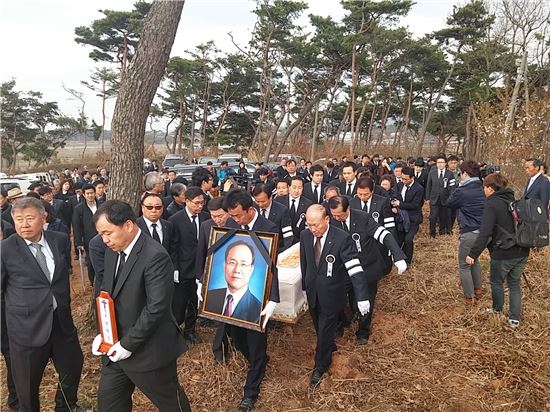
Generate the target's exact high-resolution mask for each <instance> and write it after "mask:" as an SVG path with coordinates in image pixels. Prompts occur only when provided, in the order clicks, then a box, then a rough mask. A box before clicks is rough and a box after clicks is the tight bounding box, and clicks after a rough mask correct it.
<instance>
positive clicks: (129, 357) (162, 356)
mask: <svg viewBox="0 0 550 412" xmlns="http://www.w3.org/2000/svg"><path fill="white" fill-rule="evenodd" d="M94 223H95V225H96V227H97V230H98V233H99V234H100V235H101V237H102V238H103V241H104V242H105V244H106V245H107V246H108V249H107V250H106V251H105V270H104V276H103V282H102V285H101V290H103V291H106V292H108V293H109V294H110V296H111V297H112V299H113V301H114V304H115V313H116V326H117V331H118V337H119V341H118V342H116V343H115V344H114V345H113V346H111V348H110V349H109V350H108V352H107V353H101V352H99V346H100V344H101V335H97V336H96V338H95V339H94V342H93V344H92V353H93V354H94V355H97V356H99V355H103V356H102V358H101V363H102V368H101V377H100V380H99V389H98V409H99V411H100V412H101V411H117V412H118V411H121V412H122V411H128V412H130V411H131V410H132V393H133V392H134V388H135V387H136V386H137V387H138V388H139V389H140V390H141V391H142V392H143V393H144V394H145V395H146V396H147V397H148V398H149V399H150V400H151V401H152V402H153V403H154V405H155V406H156V407H157V408H158V409H159V410H161V411H190V410H191V408H190V406H189V401H188V400H187V396H186V395H185V392H184V391H183V389H182V387H181V386H180V384H179V382H178V373H177V369H176V366H177V365H176V361H177V358H178V356H179V355H181V354H182V353H183V352H184V351H185V349H186V347H185V341H184V339H183V337H182V336H181V334H180V330H179V327H178V325H177V324H176V321H175V319H174V317H173V315H172V311H171V303H172V295H173V292H174V287H173V284H172V276H173V272H174V267H173V265H172V262H171V260H170V256H168V253H167V252H166V250H165V249H164V248H163V247H162V245H160V243H159V242H157V241H155V240H153V239H152V238H151V237H150V236H147V235H145V234H144V233H142V231H141V229H140V228H139V226H138V225H137V224H136V215H135V213H134V211H133V210H132V208H131V207H130V205H129V204H127V203H125V202H122V201H119V200H108V201H106V202H105V203H103V204H102V205H101V206H100V208H99V210H98V212H97V214H96V215H95V216H94Z"/></svg>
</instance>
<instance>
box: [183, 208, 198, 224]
mask: <svg viewBox="0 0 550 412" xmlns="http://www.w3.org/2000/svg"><path fill="white" fill-rule="evenodd" d="M185 213H187V216H189V220H190V221H191V223H193V214H192V213H191V212H189V209H187V206H186V207H185ZM194 216H199V215H198V213H197V214H196V215H194Z"/></svg>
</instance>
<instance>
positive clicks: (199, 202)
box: [189, 200, 204, 206]
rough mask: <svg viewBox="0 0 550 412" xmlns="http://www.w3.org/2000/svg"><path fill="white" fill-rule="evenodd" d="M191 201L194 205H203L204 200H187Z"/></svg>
mask: <svg viewBox="0 0 550 412" xmlns="http://www.w3.org/2000/svg"><path fill="white" fill-rule="evenodd" d="M189 201H190V202H191V203H193V204H194V205H196V206H203V205H204V200H199V201H194V200H189Z"/></svg>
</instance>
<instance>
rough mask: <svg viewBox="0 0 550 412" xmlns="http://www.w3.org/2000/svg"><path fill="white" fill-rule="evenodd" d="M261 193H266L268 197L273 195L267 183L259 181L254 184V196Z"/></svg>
mask: <svg viewBox="0 0 550 412" xmlns="http://www.w3.org/2000/svg"><path fill="white" fill-rule="evenodd" d="M260 193H265V194H266V195H267V197H268V198H270V197H271V195H272V193H271V190H269V188H268V187H267V185H265V184H263V183H259V184H257V185H256V186H254V189H253V190H252V196H254V197H256V196H258V195H259V194H260Z"/></svg>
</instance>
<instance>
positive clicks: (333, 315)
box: [309, 302, 341, 373]
mask: <svg viewBox="0 0 550 412" xmlns="http://www.w3.org/2000/svg"><path fill="white" fill-rule="evenodd" d="M309 313H310V315H311V319H312V320H313V326H315V332H316V334H317V346H316V348H315V369H316V370H317V371H319V372H321V373H324V372H326V371H327V370H328V368H329V367H330V364H331V363H332V352H333V351H334V349H335V347H336V345H335V342H334V340H335V338H336V329H337V328H338V324H339V323H340V320H341V312H333V311H330V312H328V311H324V310H323V308H320V307H319V302H317V304H316V305H315V307H314V308H311V307H310V308H309Z"/></svg>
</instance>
